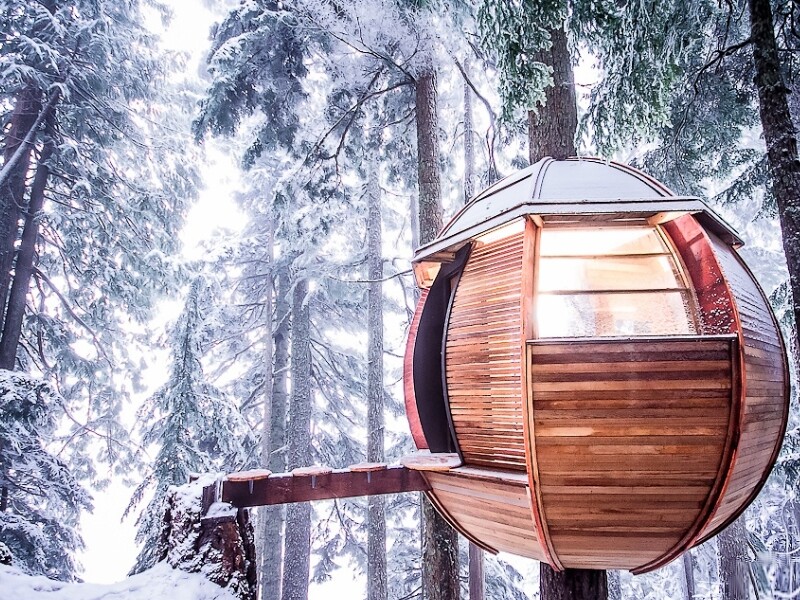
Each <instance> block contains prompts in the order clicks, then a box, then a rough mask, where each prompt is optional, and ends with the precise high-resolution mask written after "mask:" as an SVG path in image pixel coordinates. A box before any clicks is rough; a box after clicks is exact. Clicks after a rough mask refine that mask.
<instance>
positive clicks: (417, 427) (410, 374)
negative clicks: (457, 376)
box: [403, 290, 428, 450]
mask: <svg viewBox="0 0 800 600" xmlns="http://www.w3.org/2000/svg"><path fill="white" fill-rule="evenodd" d="M427 298H428V290H422V293H421V294H420V296H419V300H418V301H417V308H416V310H415V311H414V318H413V319H411V326H410V327H409V329H408V339H407V340H406V352H405V355H404V356H403V400H404V402H405V407H406V418H407V419H408V426H409V428H410V429H411V437H412V438H413V439H414V445H415V446H416V447H417V449H418V450H422V449H426V448H427V447H428V441H427V440H426V439H425V433H424V432H423V430H422V421H420V419H419V411H418V410H417V396H416V393H415V391H414V346H415V345H416V343H417V330H418V329H419V321H420V319H421V318H422V311H423V309H424V308H425V300H426V299H427Z"/></svg>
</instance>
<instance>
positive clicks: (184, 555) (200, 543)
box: [155, 478, 257, 600]
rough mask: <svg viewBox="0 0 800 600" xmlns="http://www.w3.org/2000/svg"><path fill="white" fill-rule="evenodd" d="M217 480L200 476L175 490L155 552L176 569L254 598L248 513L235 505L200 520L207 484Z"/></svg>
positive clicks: (244, 599) (250, 599)
mask: <svg viewBox="0 0 800 600" xmlns="http://www.w3.org/2000/svg"><path fill="white" fill-rule="evenodd" d="M214 483H215V482H214V480H213V479H212V478H205V479H199V480H196V481H194V482H192V483H188V484H185V485H182V486H180V487H178V488H174V489H173V490H172V491H171V492H170V494H169V495H168V496H167V499H166V510H165V511H164V521H163V526H162V530H161V534H160V539H159V541H158V547H157V550H156V552H155V556H156V557H157V560H158V561H159V562H161V561H166V562H167V564H169V565H170V566H171V567H172V568H174V569H180V570H181V571H186V572H188V573H202V574H203V576H204V577H206V579H209V580H210V581H213V582H214V583H216V584H217V585H219V586H221V587H222V588H224V589H225V590H227V591H228V592H229V593H231V594H232V595H233V596H234V597H235V598H238V599H239V600H255V598H256V579H257V577H256V568H255V565H256V557H255V543H254V540H253V527H252V525H251V523H250V516H249V511H248V510H246V509H239V510H236V509H230V510H228V511H227V512H226V513H225V514H218V515H217V516H214V517H211V518H201V512H202V511H201V506H202V502H201V498H202V494H203V487H204V486H206V485H209V484H214ZM189 499H191V501H188V500H189Z"/></svg>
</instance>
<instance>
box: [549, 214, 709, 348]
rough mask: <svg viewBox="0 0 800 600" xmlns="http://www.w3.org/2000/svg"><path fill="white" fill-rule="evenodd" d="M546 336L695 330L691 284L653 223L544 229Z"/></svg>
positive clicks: (639, 333)
mask: <svg viewBox="0 0 800 600" xmlns="http://www.w3.org/2000/svg"><path fill="white" fill-rule="evenodd" d="M538 267H539V268H538V269H537V271H538V292H539V294H538V298H537V324H538V328H537V331H538V335H539V337H572V336H581V337H583V336H615V335H674V334H686V333H695V324H694V318H693V310H692V301H691V291H690V290H689V289H688V287H687V285H686V283H685V281H684V279H683V277H682V275H681V273H680V271H679V269H678V267H677V264H676V262H675V258H674V256H673V255H672V253H671V252H670V251H669V249H668V247H667V245H666V244H665V242H664V240H663V239H662V238H661V236H660V235H659V233H658V231H657V230H656V229H655V228H654V227H628V228H621V227H619V228H618V227H603V228H593V229H586V228H558V229H556V228H550V229H548V228H547V227H545V228H544V229H543V230H541V241H540V258H539V265H538Z"/></svg>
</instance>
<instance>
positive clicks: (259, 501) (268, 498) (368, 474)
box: [220, 465, 430, 508]
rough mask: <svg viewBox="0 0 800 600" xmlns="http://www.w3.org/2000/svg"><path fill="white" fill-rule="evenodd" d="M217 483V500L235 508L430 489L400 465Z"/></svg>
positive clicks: (422, 480) (421, 479)
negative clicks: (218, 490)
mask: <svg viewBox="0 0 800 600" xmlns="http://www.w3.org/2000/svg"><path fill="white" fill-rule="evenodd" d="M221 485H222V493H221V498H220V499H221V501H222V502H228V503H230V504H232V505H233V506H236V507H238V508H244V507H248V506H266V505H271V504H288V503H291V502H307V501H309V500H330V499H332V498H353V497H357V496H375V495H379V494H397V493H399V492H421V491H427V490H429V489H430V486H429V485H428V483H427V481H425V478H424V477H423V476H422V474H420V473H419V472H417V471H412V470H410V469H407V468H405V467H403V466H400V465H397V466H390V467H387V468H385V469H381V470H377V471H353V470H350V469H341V470H334V471H331V472H329V473H325V472H322V473H319V474H313V473H305V472H299V473H279V474H277V475H271V476H269V477H266V478H258V479H246V478H242V477H239V476H236V477H234V478H233V479H232V478H230V477H228V478H226V479H224V480H223V481H222V484H221Z"/></svg>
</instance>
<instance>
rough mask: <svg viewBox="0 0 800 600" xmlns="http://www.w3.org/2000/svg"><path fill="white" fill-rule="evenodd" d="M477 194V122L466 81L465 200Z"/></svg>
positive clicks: (470, 91)
mask: <svg viewBox="0 0 800 600" xmlns="http://www.w3.org/2000/svg"><path fill="white" fill-rule="evenodd" d="M474 195H475V122H474V119H473V116H472V90H471V89H470V88H469V84H468V83H467V82H466V81H464V202H465V203H466V202H468V201H469V199H470V198H472V196H474Z"/></svg>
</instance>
